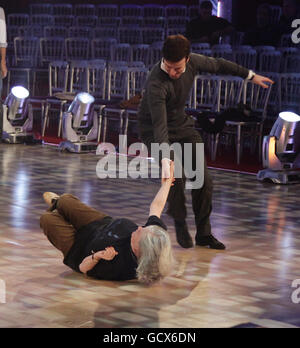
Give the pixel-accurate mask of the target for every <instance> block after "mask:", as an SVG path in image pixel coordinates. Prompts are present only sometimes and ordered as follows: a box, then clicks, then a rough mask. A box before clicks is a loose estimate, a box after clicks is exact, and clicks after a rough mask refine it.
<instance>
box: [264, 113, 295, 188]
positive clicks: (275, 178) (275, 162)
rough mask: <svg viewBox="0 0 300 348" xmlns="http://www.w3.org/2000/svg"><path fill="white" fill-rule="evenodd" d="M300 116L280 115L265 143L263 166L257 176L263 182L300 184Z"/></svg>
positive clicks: (265, 138) (293, 114) (291, 114)
mask: <svg viewBox="0 0 300 348" xmlns="http://www.w3.org/2000/svg"><path fill="white" fill-rule="evenodd" d="M299 121H300V116H299V115H297V114H295V113H294V112H290V111H285V112H281V113H280V114H279V117H278V119H277V120H276V122H275V123H274V125H273V127H272V130H271V132H270V135H268V136H266V137H264V141H263V166H264V168H266V169H264V170H261V171H260V172H258V174H257V178H258V179H259V180H261V181H270V182H273V183H275V184H291V183H298V182H300V171H297V170H296V169H298V168H299V167H300V165H299V163H298V159H299V158H300V157H299V156H300V139H299V135H300V122H299Z"/></svg>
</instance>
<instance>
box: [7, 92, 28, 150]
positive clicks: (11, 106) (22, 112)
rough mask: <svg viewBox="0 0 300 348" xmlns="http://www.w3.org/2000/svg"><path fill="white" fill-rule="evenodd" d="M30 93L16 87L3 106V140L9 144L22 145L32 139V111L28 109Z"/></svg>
mask: <svg viewBox="0 0 300 348" xmlns="http://www.w3.org/2000/svg"><path fill="white" fill-rule="evenodd" d="M28 97H29V91H28V90H27V89H26V88H24V87H22V86H15V87H13V88H12V89H11V92H10V93H9V95H8V96H7V98H6V99H5V102H4V104H3V134H2V139H3V140H4V141H6V142H8V143H14V144H15V143H22V142H24V141H25V140H29V138H32V123H33V122H32V109H31V108H29V107H28V103H27V101H28V99H27V98H28Z"/></svg>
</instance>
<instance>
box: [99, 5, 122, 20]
mask: <svg viewBox="0 0 300 348" xmlns="http://www.w3.org/2000/svg"><path fill="white" fill-rule="evenodd" d="M96 15H97V16H98V17H100V18H102V17H111V18H114V17H118V15H119V6H118V5H108V4H107V5H104V4H103V5H97V6H96Z"/></svg>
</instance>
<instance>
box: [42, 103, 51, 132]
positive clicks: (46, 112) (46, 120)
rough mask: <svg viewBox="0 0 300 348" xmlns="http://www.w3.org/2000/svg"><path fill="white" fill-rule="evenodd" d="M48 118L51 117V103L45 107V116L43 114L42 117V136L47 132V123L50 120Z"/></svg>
mask: <svg viewBox="0 0 300 348" xmlns="http://www.w3.org/2000/svg"><path fill="white" fill-rule="evenodd" d="M48 118H49V104H47V105H46V107H45V114H44V117H43V115H42V119H43V121H42V122H43V126H42V137H44V136H45V132H46V125H47V122H48Z"/></svg>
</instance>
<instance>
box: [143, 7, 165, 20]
mask: <svg viewBox="0 0 300 348" xmlns="http://www.w3.org/2000/svg"><path fill="white" fill-rule="evenodd" d="M143 11H144V12H143V13H144V17H145V18H146V17H164V16H165V7H164V6H160V5H153V4H149V5H144V6H143Z"/></svg>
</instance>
